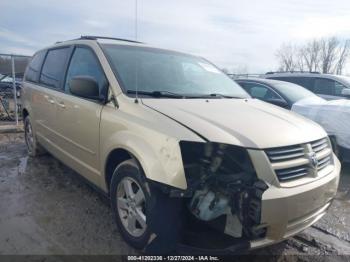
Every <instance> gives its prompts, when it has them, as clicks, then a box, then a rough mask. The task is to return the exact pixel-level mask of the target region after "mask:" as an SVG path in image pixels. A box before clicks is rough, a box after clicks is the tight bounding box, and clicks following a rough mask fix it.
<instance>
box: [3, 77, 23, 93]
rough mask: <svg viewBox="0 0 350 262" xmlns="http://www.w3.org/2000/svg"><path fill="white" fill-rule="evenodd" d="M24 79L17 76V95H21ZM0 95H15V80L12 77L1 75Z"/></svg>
mask: <svg viewBox="0 0 350 262" xmlns="http://www.w3.org/2000/svg"><path fill="white" fill-rule="evenodd" d="M21 83H22V79H20V78H16V80H15V84H16V91H17V97H19V96H20V91H21V87H22V84H21ZM0 95H1V96H3V97H13V82H12V77H10V76H6V75H0Z"/></svg>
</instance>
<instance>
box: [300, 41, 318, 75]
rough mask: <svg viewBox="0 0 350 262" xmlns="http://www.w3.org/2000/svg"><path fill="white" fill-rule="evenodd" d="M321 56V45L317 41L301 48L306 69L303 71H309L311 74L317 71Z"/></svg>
mask: <svg viewBox="0 0 350 262" xmlns="http://www.w3.org/2000/svg"><path fill="white" fill-rule="evenodd" d="M320 54H321V45H320V42H319V41H317V40H315V39H314V40H312V41H310V42H308V43H306V44H305V46H302V47H300V56H301V60H302V61H303V65H304V67H303V68H302V69H301V70H302V71H304V70H307V71H309V72H312V71H317V70H318V68H319V62H320Z"/></svg>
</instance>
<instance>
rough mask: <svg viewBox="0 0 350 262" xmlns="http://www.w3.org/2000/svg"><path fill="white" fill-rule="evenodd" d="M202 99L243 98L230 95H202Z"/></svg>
mask: <svg viewBox="0 0 350 262" xmlns="http://www.w3.org/2000/svg"><path fill="white" fill-rule="evenodd" d="M202 97H206V98H210V97H215V98H243V97H239V96H230V95H223V94H219V93H212V94H207V95H202Z"/></svg>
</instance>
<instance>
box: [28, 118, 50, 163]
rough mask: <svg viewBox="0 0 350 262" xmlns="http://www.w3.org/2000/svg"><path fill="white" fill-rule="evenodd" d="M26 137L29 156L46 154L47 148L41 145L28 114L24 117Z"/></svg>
mask: <svg viewBox="0 0 350 262" xmlns="http://www.w3.org/2000/svg"><path fill="white" fill-rule="evenodd" d="M24 139H25V143H26V146H27V152H28V155H29V156H31V157H37V156H40V155H42V154H45V152H46V151H45V149H44V148H43V147H42V146H41V145H39V143H38V141H37V139H36V135H35V133H34V131H33V127H32V124H31V119H30V117H29V116H26V118H25V119H24Z"/></svg>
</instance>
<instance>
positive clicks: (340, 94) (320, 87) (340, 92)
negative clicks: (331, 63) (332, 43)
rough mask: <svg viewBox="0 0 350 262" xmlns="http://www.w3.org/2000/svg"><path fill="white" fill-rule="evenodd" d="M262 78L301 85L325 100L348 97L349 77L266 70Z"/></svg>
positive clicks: (349, 96) (349, 90) (349, 89)
mask: <svg viewBox="0 0 350 262" xmlns="http://www.w3.org/2000/svg"><path fill="white" fill-rule="evenodd" d="M264 78H269V79H275V80H281V81H287V82H291V83H294V84H297V85H301V86H303V87H305V88H307V89H309V90H310V91H312V92H314V93H315V94H316V95H318V96H320V97H323V98H324V99H327V100H335V99H344V98H347V99H349V98H350V77H346V76H339V75H330V74H320V73H317V72H315V73H299V72H298V73H295V72H294V73H292V72H289V73H279V72H268V73H266V74H265V75H264Z"/></svg>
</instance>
